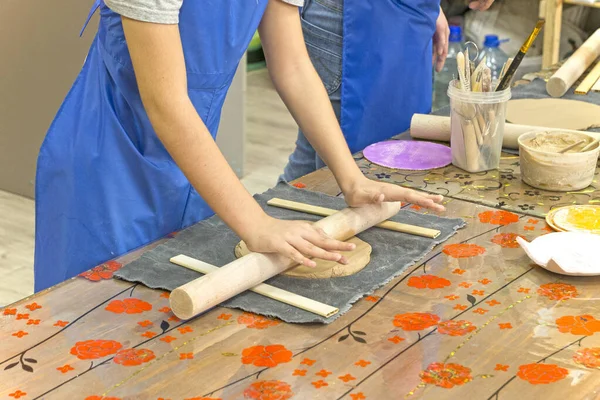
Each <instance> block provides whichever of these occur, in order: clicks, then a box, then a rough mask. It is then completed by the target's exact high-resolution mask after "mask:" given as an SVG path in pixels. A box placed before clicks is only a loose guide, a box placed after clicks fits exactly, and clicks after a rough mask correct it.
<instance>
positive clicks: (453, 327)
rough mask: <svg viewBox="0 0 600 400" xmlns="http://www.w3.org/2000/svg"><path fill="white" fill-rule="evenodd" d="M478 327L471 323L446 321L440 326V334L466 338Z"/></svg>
mask: <svg viewBox="0 0 600 400" xmlns="http://www.w3.org/2000/svg"><path fill="white" fill-rule="evenodd" d="M476 329H477V327H476V326H475V325H473V324H472V323H470V322H469V321H453V320H450V321H444V322H440V323H439V324H438V332H439V333H441V334H442V335H450V336H464V335H466V334H467V333H471V332H473V331H474V330H476Z"/></svg>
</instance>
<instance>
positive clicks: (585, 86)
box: [575, 61, 600, 94]
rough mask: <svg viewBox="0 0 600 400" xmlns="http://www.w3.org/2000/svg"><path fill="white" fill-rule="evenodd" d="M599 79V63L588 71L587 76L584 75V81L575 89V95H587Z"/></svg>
mask: <svg viewBox="0 0 600 400" xmlns="http://www.w3.org/2000/svg"><path fill="white" fill-rule="evenodd" d="M599 79H600V61H598V62H597V63H596V66H595V67H594V69H592V70H591V71H590V73H589V74H587V75H586V77H585V79H584V80H583V81H581V83H580V84H579V86H577V89H575V94H588V92H589V91H590V89H591V88H592V86H594V85H595V84H596V82H599Z"/></svg>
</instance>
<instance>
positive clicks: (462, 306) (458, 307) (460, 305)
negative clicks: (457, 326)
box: [454, 304, 469, 311]
mask: <svg viewBox="0 0 600 400" xmlns="http://www.w3.org/2000/svg"><path fill="white" fill-rule="evenodd" d="M467 308H469V306H464V305H462V304H457V305H455V306H454V309H455V310H458V311H465V310H466V309H467Z"/></svg>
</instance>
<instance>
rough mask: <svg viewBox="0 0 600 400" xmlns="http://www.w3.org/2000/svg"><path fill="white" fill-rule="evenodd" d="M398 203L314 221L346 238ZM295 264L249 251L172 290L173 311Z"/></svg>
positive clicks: (182, 311) (219, 298) (186, 314)
mask: <svg viewBox="0 0 600 400" xmlns="http://www.w3.org/2000/svg"><path fill="white" fill-rule="evenodd" d="M400 207H401V205H400V203H394V202H384V203H379V204H371V205H368V206H364V207H360V208H346V209H344V210H341V211H339V212H336V213H335V214H333V215H331V216H328V217H325V218H323V219H321V220H320V221H317V222H315V224H314V225H315V227H317V228H321V229H323V231H324V232H325V233H326V234H327V235H328V236H330V237H332V238H334V239H337V240H347V239H349V238H351V237H353V236H355V235H357V234H359V233H361V232H363V231H365V230H366V229H369V228H371V227H372V226H374V225H376V224H379V223H381V222H383V221H386V220H387V219H389V218H391V217H393V216H394V215H396V214H397V213H398V211H400ZM295 265H297V263H295V262H294V261H292V260H290V259H288V258H286V257H284V256H282V255H279V254H261V253H250V254H248V255H246V256H244V257H242V258H239V259H237V260H235V261H233V262H231V263H229V264H227V265H225V266H223V267H221V268H219V270H218V271H215V272H211V273H210V274H207V275H205V276H203V277H201V278H198V279H196V280H194V281H192V282H189V283H187V284H185V285H183V286H181V287H178V288H177V289H175V290H173V291H172V292H171V296H170V303H171V309H172V310H173V313H174V314H175V315H176V316H177V317H179V318H181V319H189V318H191V317H193V316H195V315H198V314H200V313H202V312H204V311H206V310H209V309H211V308H212V307H214V306H216V305H218V304H220V303H222V302H223V301H225V300H228V299H230V298H232V297H234V296H236V295H238V294H240V293H242V292H244V291H246V290H248V289H250V288H253V287H255V286H257V285H259V284H261V283H263V282H264V281H266V280H267V279H269V278H272V277H273V276H275V275H278V274H280V273H282V272H284V271H286V270H288V269H290V268H291V267H294V266H295Z"/></svg>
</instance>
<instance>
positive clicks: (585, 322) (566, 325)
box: [556, 315, 600, 336]
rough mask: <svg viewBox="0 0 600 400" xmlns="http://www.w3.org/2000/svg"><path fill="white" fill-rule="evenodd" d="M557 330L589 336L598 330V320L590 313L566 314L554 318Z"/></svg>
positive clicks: (599, 327) (599, 323) (599, 325)
mask: <svg viewBox="0 0 600 400" xmlns="http://www.w3.org/2000/svg"><path fill="white" fill-rule="evenodd" d="M556 325H557V326H558V330H559V332H562V333H571V334H573V335H586V336H590V335H593V334H594V333H596V332H600V321H598V320H597V319H596V318H594V317H592V316H591V315H577V316H572V315H567V316H564V317H560V318H558V319H557V320H556Z"/></svg>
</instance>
